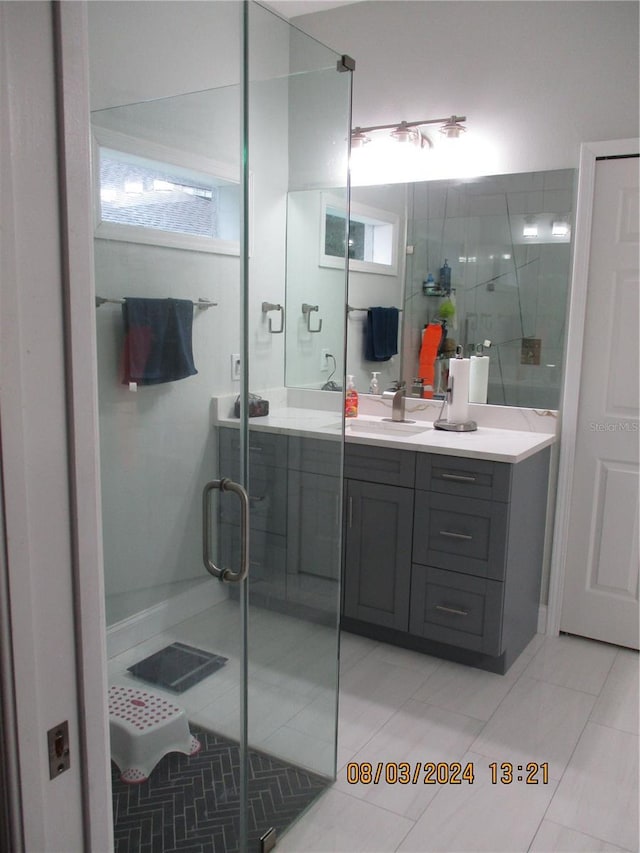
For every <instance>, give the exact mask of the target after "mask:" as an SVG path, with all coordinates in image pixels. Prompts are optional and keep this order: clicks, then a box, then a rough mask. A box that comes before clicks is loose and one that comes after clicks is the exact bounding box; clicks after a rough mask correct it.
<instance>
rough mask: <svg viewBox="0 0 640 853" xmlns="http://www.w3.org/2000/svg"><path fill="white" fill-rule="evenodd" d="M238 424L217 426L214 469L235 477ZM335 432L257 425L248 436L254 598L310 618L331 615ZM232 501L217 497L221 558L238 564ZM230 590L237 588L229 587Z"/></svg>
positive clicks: (336, 517) (336, 558)
mask: <svg viewBox="0 0 640 853" xmlns="http://www.w3.org/2000/svg"><path fill="white" fill-rule="evenodd" d="M239 441H240V433H239V430H237V429H233V428H229V427H221V428H220V429H219V430H218V455H219V462H218V471H219V475H220V477H230V478H231V479H234V480H238V478H239V464H238V459H239ZM341 468H342V448H341V437H340V436H330V437H327V439H325V440H320V439H315V438H307V437H301V436H295V435H283V434H278V433H271V432H267V431H263V430H255V431H252V432H251V433H250V438H249V489H248V491H249V504H250V528H251V540H250V549H249V585H250V589H251V596H252V601H253V602H254V603H259V604H261V605H262V606H264V607H267V608H270V609H277V610H282V611H285V612H291V613H294V614H298V615H299V614H300V612H301V608H306V610H305V613H306V615H307V616H308V617H309V618H318V619H324V618H327V617H328V618H331V619H335V609H336V601H337V600H338V589H339V566H340V531H341V524H342V514H341V501H340V497H341V489H342V477H341ZM239 524H240V512H239V506H238V501H236V500H233V499H228V498H225V497H222V498H218V531H219V536H218V539H219V559H220V562H221V563H222V565H223V566H230V567H231V568H234V569H237V566H238V564H239V554H240V527H239ZM230 594H232V595H233V594H235V592H234V590H233V589H232V590H231V591H230Z"/></svg>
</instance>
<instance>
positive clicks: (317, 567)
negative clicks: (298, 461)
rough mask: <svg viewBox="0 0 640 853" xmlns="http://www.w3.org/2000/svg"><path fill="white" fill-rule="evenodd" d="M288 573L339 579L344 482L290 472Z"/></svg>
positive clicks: (318, 475) (324, 476)
mask: <svg viewBox="0 0 640 853" xmlns="http://www.w3.org/2000/svg"><path fill="white" fill-rule="evenodd" d="M288 532H289V542H288V547H287V573H288V574H289V575H298V574H306V575H315V576H316V577H320V578H328V579H330V580H337V579H338V568H339V566H340V479H339V478H338V477H334V476H331V475H327V474H310V473H308V472H305V471H289V524H288Z"/></svg>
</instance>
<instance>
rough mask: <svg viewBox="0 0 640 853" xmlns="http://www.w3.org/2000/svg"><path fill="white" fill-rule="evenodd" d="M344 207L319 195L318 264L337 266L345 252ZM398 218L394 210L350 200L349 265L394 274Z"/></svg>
mask: <svg viewBox="0 0 640 853" xmlns="http://www.w3.org/2000/svg"><path fill="white" fill-rule="evenodd" d="M345 217H346V213H345V210H344V207H341V206H340V203H339V202H338V201H337V200H334V199H331V197H329V196H323V198H322V214H321V236H320V266H325V267H340V266H342V263H343V259H344V255H345V251H344V249H345V246H344V241H345V230H346V229H345ZM398 223H399V218H398V216H396V214H394V213H390V212H388V211H384V210H376V209H375V208H370V207H366V206H365V205H360V204H352V205H351V212H350V219H349V269H350V270H354V271H356V272H372V273H381V274H383V275H396V274H397V269H398V260H397V246H398Z"/></svg>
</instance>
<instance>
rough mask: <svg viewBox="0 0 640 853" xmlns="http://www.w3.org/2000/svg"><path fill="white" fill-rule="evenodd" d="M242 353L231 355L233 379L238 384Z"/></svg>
mask: <svg viewBox="0 0 640 853" xmlns="http://www.w3.org/2000/svg"><path fill="white" fill-rule="evenodd" d="M240 367H241V361H240V353H239V352H233V353H231V378H232V379H233V380H235V381H237V382H239V381H240Z"/></svg>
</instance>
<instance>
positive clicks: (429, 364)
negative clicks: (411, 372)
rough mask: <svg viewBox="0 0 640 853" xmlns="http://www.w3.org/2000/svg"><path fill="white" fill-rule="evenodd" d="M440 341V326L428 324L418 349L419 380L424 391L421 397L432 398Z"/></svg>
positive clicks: (438, 324)
mask: <svg viewBox="0 0 640 853" xmlns="http://www.w3.org/2000/svg"><path fill="white" fill-rule="evenodd" d="M441 340H442V326H441V325H440V323H429V325H428V326H427V327H426V328H425V330H424V332H423V334H422V346H421V347H420V378H421V379H422V382H423V385H424V389H425V390H424V392H423V395H422V396H423V397H428V398H430V397H433V383H434V379H435V365H436V358H437V357H438V349H439V347H440V341H441Z"/></svg>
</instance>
